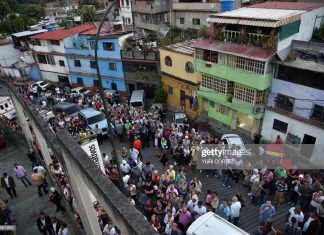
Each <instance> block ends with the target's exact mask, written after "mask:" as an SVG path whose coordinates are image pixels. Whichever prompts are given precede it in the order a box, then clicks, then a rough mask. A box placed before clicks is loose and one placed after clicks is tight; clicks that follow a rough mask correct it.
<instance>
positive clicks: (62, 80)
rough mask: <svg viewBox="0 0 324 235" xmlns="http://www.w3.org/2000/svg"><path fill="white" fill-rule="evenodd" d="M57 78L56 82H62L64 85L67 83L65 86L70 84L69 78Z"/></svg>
mask: <svg viewBox="0 0 324 235" xmlns="http://www.w3.org/2000/svg"><path fill="white" fill-rule="evenodd" d="M57 78H58V80H59V81H60V82H64V83H67V84H69V83H70V81H69V78H68V77H67V76H60V75H58V76H57Z"/></svg>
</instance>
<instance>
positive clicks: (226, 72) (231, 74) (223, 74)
mask: <svg viewBox="0 0 324 235" xmlns="http://www.w3.org/2000/svg"><path fill="white" fill-rule="evenodd" d="M196 70H197V71H199V72H201V73H205V74H210V75H212V76H216V77H219V78H222V79H226V80H229V81H232V82H236V83H239V84H243V85H246V86H249V87H252V88H255V89H258V90H266V89H268V88H270V86H271V79H272V74H271V73H266V74H265V75H263V74H256V73H253V72H248V71H244V70H240V69H237V68H232V67H229V66H225V65H221V64H217V63H213V62H208V61H205V60H202V59H196Z"/></svg>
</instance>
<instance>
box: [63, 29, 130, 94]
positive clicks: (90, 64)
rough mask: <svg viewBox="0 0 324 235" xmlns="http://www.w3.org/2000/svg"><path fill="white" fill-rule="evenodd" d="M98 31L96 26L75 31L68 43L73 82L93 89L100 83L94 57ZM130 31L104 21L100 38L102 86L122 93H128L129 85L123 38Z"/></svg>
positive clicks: (66, 46) (99, 53)
mask: <svg viewBox="0 0 324 235" xmlns="http://www.w3.org/2000/svg"><path fill="white" fill-rule="evenodd" d="M96 31H97V27H95V28H94V29H91V30H88V31H85V32H82V33H79V34H76V35H74V36H72V37H70V38H69V39H68V40H67V42H66V44H65V48H66V55H67V61H68V65H69V69H70V77H71V84H72V86H74V87H76V86H84V87H88V88H91V89H94V90H96V89H97V87H98V78H97V70H96V62H95V58H94V48H95V45H94V43H95V35H96ZM131 35H132V34H131V33H127V32H123V31H116V30H115V29H114V28H113V27H112V26H110V25H108V24H105V25H104V27H103V28H102V30H101V33H100V38H99V41H98V64H99V69H100V73H101V76H102V79H103V84H102V85H103V88H107V89H112V90H118V91H119V92H120V94H121V95H122V96H126V86H125V81H124V72H123V66H122V61H121V56H120V50H121V48H122V44H123V42H124V40H125V39H126V38H127V37H129V36H131Z"/></svg>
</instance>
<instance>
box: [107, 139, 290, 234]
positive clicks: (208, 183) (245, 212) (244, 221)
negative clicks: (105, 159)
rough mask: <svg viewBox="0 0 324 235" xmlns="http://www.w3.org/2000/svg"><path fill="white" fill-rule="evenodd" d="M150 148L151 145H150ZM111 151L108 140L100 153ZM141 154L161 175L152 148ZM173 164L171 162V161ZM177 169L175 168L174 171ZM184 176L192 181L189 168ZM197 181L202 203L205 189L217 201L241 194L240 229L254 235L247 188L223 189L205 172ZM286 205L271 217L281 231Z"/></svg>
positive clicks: (255, 215) (255, 217) (255, 220)
mask: <svg viewBox="0 0 324 235" xmlns="http://www.w3.org/2000/svg"><path fill="white" fill-rule="evenodd" d="M116 145H117V147H118V148H121V147H122V146H126V147H129V144H128V142H127V143H126V142H124V143H119V142H118V140H117V141H116ZM151 146H152V145H151ZM111 151H112V148H111V145H110V144H109V142H108V140H105V141H104V145H103V146H101V152H102V153H104V152H105V153H108V154H110V153H111ZM142 154H143V157H144V160H143V163H145V162H146V161H147V160H150V161H151V162H152V163H153V165H154V167H155V168H156V169H157V170H158V171H159V174H163V169H162V164H161V163H160V162H159V159H158V158H157V157H154V151H153V148H152V147H150V148H145V149H144V150H142ZM171 163H172V164H173V161H171ZM177 169H178V168H177V167H175V170H177ZM186 175H187V177H188V178H187V179H189V181H190V180H191V179H192V172H191V168H190V167H187V168H186ZM198 177H199V179H200V180H201V182H202V185H203V193H202V194H201V197H200V198H199V199H200V200H203V201H204V197H205V195H206V191H207V189H211V190H213V191H216V192H217V193H218V196H219V199H220V200H222V199H228V200H231V198H232V197H233V196H234V195H235V194H236V193H241V195H242V196H243V198H244V199H245V201H246V207H245V208H243V209H242V211H241V216H240V223H241V225H240V228H242V229H243V230H245V231H246V232H248V233H250V234H254V232H255V231H256V229H257V227H258V225H259V207H258V206H256V205H253V204H252V203H251V201H250V199H249V197H248V196H247V194H248V193H249V191H248V190H247V188H245V187H244V186H242V185H241V184H240V183H239V184H237V185H236V184H235V183H233V184H232V186H233V187H232V188H225V187H223V185H222V184H223V183H222V182H221V180H219V179H217V178H215V177H214V176H212V175H210V176H209V177H208V178H207V177H206V174H205V172H204V171H203V172H202V173H199V174H198ZM187 181H188V180H187ZM288 209H289V207H288V205H287V204H282V205H281V206H280V207H279V208H278V209H277V212H276V215H275V216H274V217H273V220H272V221H273V223H274V226H275V228H277V229H281V228H282V227H284V226H285V216H286V214H287V212H288Z"/></svg>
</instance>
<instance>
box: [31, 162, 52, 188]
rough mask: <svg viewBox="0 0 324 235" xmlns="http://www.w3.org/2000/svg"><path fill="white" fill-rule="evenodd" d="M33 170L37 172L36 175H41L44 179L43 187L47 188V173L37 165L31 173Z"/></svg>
mask: <svg viewBox="0 0 324 235" xmlns="http://www.w3.org/2000/svg"><path fill="white" fill-rule="evenodd" d="M35 169H36V170H37V172H38V173H41V174H42V175H43V176H44V177H45V180H44V185H45V187H46V188H47V186H48V183H47V180H46V173H47V172H46V170H45V168H44V167H43V166H42V165H41V164H39V163H37V164H36V166H35V167H34V168H33V171H34V170H35Z"/></svg>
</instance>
